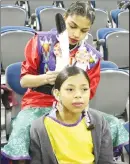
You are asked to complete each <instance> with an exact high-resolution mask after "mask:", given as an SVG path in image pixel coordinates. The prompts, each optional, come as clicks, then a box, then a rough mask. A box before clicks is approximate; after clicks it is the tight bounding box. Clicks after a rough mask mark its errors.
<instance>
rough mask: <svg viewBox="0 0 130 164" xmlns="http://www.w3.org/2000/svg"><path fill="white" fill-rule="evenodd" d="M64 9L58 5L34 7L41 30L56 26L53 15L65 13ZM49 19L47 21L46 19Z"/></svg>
mask: <svg viewBox="0 0 130 164" xmlns="http://www.w3.org/2000/svg"><path fill="white" fill-rule="evenodd" d="M65 11H66V10H65V9H63V8H59V7H49V6H48V7H44V6H43V7H40V8H37V9H36V15H37V18H38V21H39V24H40V30H41V31H49V30H51V29H52V28H55V27H56V23H55V15H56V14H57V13H61V14H62V15H63V14H64V13H65ZM48 20H49V21H48Z"/></svg>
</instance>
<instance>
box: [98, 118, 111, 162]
mask: <svg viewBox="0 0 130 164" xmlns="http://www.w3.org/2000/svg"><path fill="white" fill-rule="evenodd" d="M98 164H114V161H113V144H112V138H111V132H110V130H109V125H108V123H107V121H106V120H104V118H103V121H102V138H101V147H100V154H99V160H98Z"/></svg>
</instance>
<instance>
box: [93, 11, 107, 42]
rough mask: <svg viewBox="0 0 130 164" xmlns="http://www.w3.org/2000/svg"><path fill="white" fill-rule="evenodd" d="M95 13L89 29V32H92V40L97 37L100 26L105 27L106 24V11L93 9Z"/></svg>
mask: <svg viewBox="0 0 130 164" xmlns="http://www.w3.org/2000/svg"><path fill="white" fill-rule="evenodd" d="M95 15H96V17H95V21H94V24H93V25H92V27H91V30H90V33H91V34H92V36H93V39H94V40H95V39H96V38H97V36H96V33H97V30H98V29H100V28H105V27H106V26H107V19H108V14H107V12H105V11H103V10H100V9H95Z"/></svg>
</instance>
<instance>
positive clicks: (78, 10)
mask: <svg viewBox="0 0 130 164" xmlns="http://www.w3.org/2000/svg"><path fill="white" fill-rule="evenodd" d="M74 14H76V15H80V16H83V17H84V16H86V18H88V19H89V20H90V22H91V25H92V24H93V23H94V20H95V10H94V8H93V7H92V4H91V2H90V1H86V2H83V1H77V2H75V3H72V4H71V5H70V7H69V8H68V10H67V12H66V16H69V15H74Z"/></svg>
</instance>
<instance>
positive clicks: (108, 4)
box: [95, 0, 117, 12]
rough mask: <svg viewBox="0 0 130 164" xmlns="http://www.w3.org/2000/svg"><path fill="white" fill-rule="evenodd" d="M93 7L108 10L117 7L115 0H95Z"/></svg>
mask: <svg viewBox="0 0 130 164" xmlns="http://www.w3.org/2000/svg"><path fill="white" fill-rule="evenodd" d="M95 7H96V8H100V9H103V10H106V11H108V12H109V11H111V10H112V9H115V8H117V0H112V1H110V0H96V1H95Z"/></svg>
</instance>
